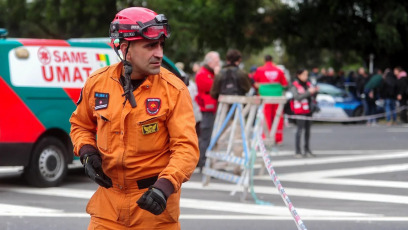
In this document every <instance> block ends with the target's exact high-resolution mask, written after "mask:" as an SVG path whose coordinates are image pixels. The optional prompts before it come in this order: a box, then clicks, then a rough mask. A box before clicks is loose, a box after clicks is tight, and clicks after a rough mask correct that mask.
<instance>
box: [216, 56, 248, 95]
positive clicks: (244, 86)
mask: <svg viewBox="0 0 408 230" xmlns="http://www.w3.org/2000/svg"><path fill="white" fill-rule="evenodd" d="M226 59H227V64H226V65H225V66H224V67H223V68H222V69H221V71H220V73H219V74H218V75H216V76H215V79H214V83H213V86H212V87H211V91H210V95H211V97H212V98H214V99H218V97H219V95H220V94H222V95H241V96H243V95H245V94H246V93H247V92H248V91H249V90H250V89H251V80H250V79H249V77H248V74H247V73H246V72H244V71H243V70H241V69H240V68H239V67H238V66H239V64H240V63H241V60H242V55H241V52H239V51H238V50H235V49H232V50H229V51H228V52H227V57H226Z"/></svg>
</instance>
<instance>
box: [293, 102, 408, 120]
mask: <svg viewBox="0 0 408 230" xmlns="http://www.w3.org/2000/svg"><path fill="white" fill-rule="evenodd" d="M405 108H406V106H401V107H400V108H398V109H396V110H393V111H392V112H391V113H398V112H400V111H401V110H403V109H405ZM386 115H387V114H386V113H379V114H375V115H369V116H358V117H348V118H330V117H327V118H326V117H325V118H323V117H310V116H303V115H285V117H287V118H290V119H296V120H308V121H328V122H353V121H366V120H371V119H377V118H381V117H385V116H386Z"/></svg>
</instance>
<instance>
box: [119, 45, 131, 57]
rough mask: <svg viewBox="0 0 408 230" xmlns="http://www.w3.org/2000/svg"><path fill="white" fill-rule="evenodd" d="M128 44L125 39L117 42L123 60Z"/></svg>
mask: <svg viewBox="0 0 408 230" xmlns="http://www.w3.org/2000/svg"><path fill="white" fill-rule="evenodd" d="M128 45H129V42H126V41H124V42H121V43H120V44H119V49H120V51H121V52H122V56H123V59H124V60H125V54H126V49H127V47H128ZM126 60H128V57H126Z"/></svg>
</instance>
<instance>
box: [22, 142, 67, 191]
mask: <svg viewBox="0 0 408 230" xmlns="http://www.w3.org/2000/svg"><path fill="white" fill-rule="evenodd" d="M66 156H67V150H66V148H65V146H64V144H63V143H62V142H61V141H60V140H58V139H57V138H55V137H45V138H42V139H41V140H40V141H39V142H38V143H37V144H36V145H35V147H34V149H33V152H32V154H31V159H30V162H29V165H28V166H27V167H25V168H24V176H25V178H26V180H27V181H28V183H29V184H31V185H33V186H36V187H54V186H58V185H59V184H60V183H61V182H62V180H63V179H64V177H65V176H66V175H67V171H68V166H67V159H66Z"/></svg>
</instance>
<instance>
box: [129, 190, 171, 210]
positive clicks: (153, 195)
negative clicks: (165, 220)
mask: <svg viewBox="0 0 408 230" xmlns="http://www.w3.org/2000/svg"><path fill="white" fill-rule="evenodd" d="M136 203H137V204H138V205H139V207H140V208H142V209H145V210H147V211H149V212H151V213H153V214H154V215H160V214H161V213H162V212H163V211H164V210H165V209H166V203H167V198H166V196H165V195H164V193H163V192H162V191H161V190H160V189H158V188H154V187H150V188H149V190H147V192H145V193H144V194H143V195H142V197H140V199H139V200H138V201H136Z"/></svg>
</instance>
